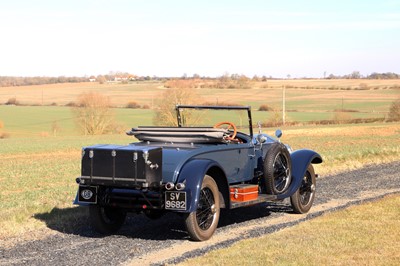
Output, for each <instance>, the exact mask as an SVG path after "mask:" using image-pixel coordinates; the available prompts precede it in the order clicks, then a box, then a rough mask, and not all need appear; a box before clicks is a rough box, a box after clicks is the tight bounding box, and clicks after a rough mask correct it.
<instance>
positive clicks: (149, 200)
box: [74, 185, 164, 211]
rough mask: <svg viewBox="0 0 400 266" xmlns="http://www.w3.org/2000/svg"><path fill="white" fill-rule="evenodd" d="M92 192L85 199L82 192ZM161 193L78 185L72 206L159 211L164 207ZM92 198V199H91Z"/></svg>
mask: <svg viewBox="0 0 400 266" xmlns="http://www.w3.org/2000/svg"><path fill="white" fill-rule="evenodd" d="M89 189H90V190H91V191H93V196H92V197H90V198H88V197H86V198H87V199H85V198H84V197H82V195H81V194H82V192H83V191H87V190H89ZM163 195H164V194H163V192H162V191H161V190H160V191H150V190H137V189H128V188H115V187H102V186H84V185H80V186H79V189H78V192H77V195H76V197H75V201H74V204H77V205H82V206H88V205H91V204H98V205H101V206H111V207H115V208H122V209H126V210H128V211H140V210H146V209H152V210H159V209H163V207H164V197H163ZM93 197H94V198H93Z"/></svg>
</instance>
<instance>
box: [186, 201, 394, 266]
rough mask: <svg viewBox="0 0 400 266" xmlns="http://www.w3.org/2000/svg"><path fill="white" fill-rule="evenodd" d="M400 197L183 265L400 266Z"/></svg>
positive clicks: (363, 205) (373, 203)
mask: <svg viewBox="0 0 400 266" xmlns="http://www.w3.org/2000/svg"><path fill="white" fill-rule="evenodd" d="M399 206H400V195H395V196H388V197H385V198H384V199H382V200H379V201H376V202H369V203H365V204H362V205H358V206H352V207H349V208H348V209H345V210H342V211H339V212H335V213H330V214H326V215H324V216H322V217H318V218H316V219H314V220H311V221H308V222H305V223H301V224H299V225H297V226H294V227H291V228H287V229H284V230H282V231H279V232H277V233H273V234H270V235H267V236H264V237H261V238H255V239H248V240H243V241H240V242H238V243H236V244H234V245H233V246H231V247H229V248H225V249H220V250H217V251H212V252H210V253H208V254H206V255H205V256H202V257H199V258H194V259H190V260H187V261H185V262H184V263H182V264H180V265H230V264H232V262H234V263H235V264H236V265H398V263H399V261H400V253H399V252H398V250H399V249H400V232H399V230H398V226H399V224H400V208H399Z"/></svg>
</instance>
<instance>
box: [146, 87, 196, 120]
mask: <svg viewBox="0 0 400 266" xmlns="http://www.w3.org/2000/svg"><path fill="white" fill-rule="evenodd" d="M199 100H200V96H199V95H198V94H197V92H196V91H195V90H194V89H190V88H184V87H178V88H170V89H168V90H166V91H165V92H164V93H163V95H162V96H161V98H160V99H158V100H157V102H156V104H157V110H156V112H155V114H154V118H153V122H154V124H155V125H158V126H161V125H162V126H176V125H177V124H178V122H177V120H176V111H175V106H176V105H177V104H186V105H190V104H198V103H199ZM198 113H199V112H198ZM182 117H183V120H184V121H185V124H186V125H191V124H194V123H196V122H199V121H201V116H200V113H199V115H197V116H196V115H195V114H194V113H193V111H192V110H189V109H186V110H185V111H184V113H182Z"/></svg>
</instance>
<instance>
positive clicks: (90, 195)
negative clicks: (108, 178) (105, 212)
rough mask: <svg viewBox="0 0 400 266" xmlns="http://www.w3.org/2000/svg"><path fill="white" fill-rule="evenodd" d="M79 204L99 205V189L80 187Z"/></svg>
mask: <svg viewBox="0 0 400 266" xmlns="http://www.w3.org/2000/svg"><path fill="white" fill-rule="evenodd" d="M78 202H84V203H94V204H96V203H97V187H84V186H79V190H78Z"/></svg>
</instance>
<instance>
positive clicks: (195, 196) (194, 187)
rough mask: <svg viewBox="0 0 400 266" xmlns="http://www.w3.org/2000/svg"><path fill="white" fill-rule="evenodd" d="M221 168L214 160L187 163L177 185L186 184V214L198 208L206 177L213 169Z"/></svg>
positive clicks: (198, 160)
mask: <svg viewBox="0 0 400 266" xmlns="http://www.w3.org/2000/svg"><path fill="white" fill-rule="evenodd" d="M214 166H216V167H218V168H220V169H222V168H221V166H220V165H219V164H218V163H217V162H215V161H212V160H207V159H195V160H191V161H189V162H187V163H186V164H185V165H184V166H183V167H182V169H181V171H180V173H179V176H178V180H177V183H185V190H184V191H186V197H187V199H186V201H187V209H186V211H185V212H193V211H195V210H196V208H197V203H198V201H199V198H200V191H201V184H202V183H203V179H204V176H205V175H206V173H207V171H208V170H209V169H210V168H211V167H214Z"/></svg>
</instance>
